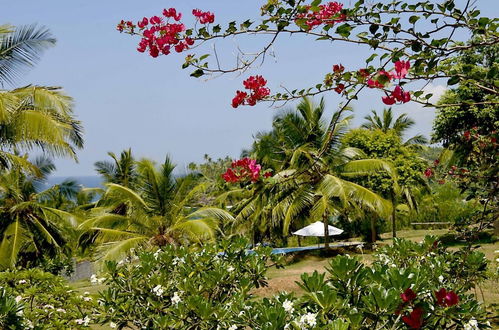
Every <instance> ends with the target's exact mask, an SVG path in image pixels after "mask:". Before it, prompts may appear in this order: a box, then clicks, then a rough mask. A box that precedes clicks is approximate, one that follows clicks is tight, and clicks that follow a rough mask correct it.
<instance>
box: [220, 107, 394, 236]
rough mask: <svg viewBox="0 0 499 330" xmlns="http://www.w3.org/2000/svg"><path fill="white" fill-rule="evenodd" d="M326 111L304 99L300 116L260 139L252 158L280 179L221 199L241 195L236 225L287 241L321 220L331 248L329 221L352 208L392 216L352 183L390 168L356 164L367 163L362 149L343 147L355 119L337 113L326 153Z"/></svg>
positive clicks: (283, 119)
mask: <svg viewBox="0 0 499 330" xmlns="http://www.w3.org/2000/svg"><path fill="white" fill-rule="evenodd" d="M324 109H325V104H324V101H323V100H321V102H320V103H319V104H318V105H315V104H314V103H313V102H312V101H311V100H310V99H307V98H305V99H303V100H302V102H300V104H299V105H298V107H297V111H296V112H291V111H288V112H286V113H285V114H283V115H280V116H278V117H276V118H275V119H274V123H273V130H272V131H271V132H269V133H267V134H261V135H260V136H259V140H257V141H256V142H255V143H254V145H253V155H255V156H256V158H257V159H258V160H263V161H262V163H263V164H264V165H267V166H273V170H274V171H275V173H276V174H275V175H274V180H272V181H271V182H270V183H260V184H256V185H254V186H253V188H252V189H251V190H250V192H248V190H247V189H246V191H245V190H244V189H245V188H244V187H243V188H241V189H235V190H234V191H232V192H229V193H226V194H224V195H222V196H220V198H219V200H223V198H225V197H228V196H231V194H233V193H235V194H240V196H241V201H240V203H238V204H237V205H235V208H234V212H236V213H237V214H238V215H237V217H236V220H237V223H246V227H247V226H248V223H255V224H256V226H257V228H258V227H260V230H268V229H265V228H268V227H274V228H279V229H280V230H281V231H282V235H284V236H286V235H287V234H288V231H289V228H290V226H292V225H293V222H294V221H296V222H298V223H299V224H300V225H301V224H303V223H306V222H308V221H310V220H311V219H312V220H322V221H324V225H325V230H326V245H328V235H327V228H328V227H327V224H328V220H329V218H330V216H332V215H335V214H338V213H340V212H344V210H346V209H347V208H352V207H361V208H362V207H365V208H369V209H371V210H373V211H375V212H380V213H386V212H389V209H390V206H389V203H387V201H386V200H384V199H383V198H381V197H380V196H379V195H377V194H375V193H373V192H372V191H370V190H369V189H366V188H364V187H362V186H360V185H358V184H356V183H354V182H352V181H351V180H350V178H351V177H353V176H359V175H366V174H368V173H372V172H373V171H380V170H383V171H384V170H387V171H391V166H390V165H389V164H388V163H387V162H385V161H383V160H379V159H355V158H363V157H362V156H363V153H362V152H360V150H357V149H354V148H341V147H340V144H339V141H340V137H341V136H342V134H343V133H344V132H345V130H346V128H347V126H348V122H349V120H350V118H351V117H345V118H344V117H342V116H341V115H340V114H339V113H334V114H333V125H332V127H333V131H332V132H331V133H332V135H331V136H332V137H333V138H332V140H331V143H330V145H329V146H328V148H326V149H325V152H322V148H323V145H324V144H325V142H326V140H327V139H328V137H329V132H327V131H326V130H327V125H326V124H325V121H324V118H323V115H324ZM261 141H264V145H262V144H260V142H261ZM269 150H270V152H269ZM248 219H249V220H252V222H248ZM245 220H246V222H245Z"/></svg>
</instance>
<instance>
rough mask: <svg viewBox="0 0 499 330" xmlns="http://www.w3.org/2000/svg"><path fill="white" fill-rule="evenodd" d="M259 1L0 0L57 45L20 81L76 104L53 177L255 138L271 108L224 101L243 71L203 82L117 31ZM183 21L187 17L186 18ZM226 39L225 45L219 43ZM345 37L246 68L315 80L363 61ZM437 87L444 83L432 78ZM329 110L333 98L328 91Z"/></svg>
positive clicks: (246, 8) (180, 157)
mask: <svg viewBox="0 0 499 330" xmlns="http://www.w3.org/2000/svg"><path fill="white" fill-rule="evenodd" d="M261 3H263V1H254V0H253V1H248V0H210V1H206V0H204V1H203V0H170V1H165V0H163V1H158V0H149V1H147V0H146V1H124V0H121V1H116V0H103V1H95V0H70V1H68V0H49V1H37V0H29V1H28V0H22V1H9V2H8V5H3V6H2V9H3V10H2V17H1V23H10V24H12V25H20V24H31V23H38V24H40V25H44V26H46V27H48V28H49V29H50V30H51V31H52V33H53V34H54V36H55V37H56V38H57V40H58V43H57V46H56V47H54V48H52V49H50V50H48V51H47V52H46V53H45V54H44V56H43V58H42V61H41V62H40V63H39V64H38V65H37V67H36V68H34V69H33V70H31V71H30V72H29V73H28V74H27V75H26V76H25V77H24V79H23V80H22V81H20V82H19V83H18V85H23V84H30V83H31V84H41V85H52V86H63V87H64V89H65V91H66V92H67V93H68V94H69V95H71V96H72V97H73V98H74V99H75V112H76V115H77V117H78V118H79V119H80V120H81V121H82V122H83V125H84V128H85V148H84V149H83V150H81V151H79V152H78V157H79V163H78V164H76V163H74V162H73V161H71V160H64V159H59V160H57V161H56V165H57V167H58V171H57V175H58V176H82V175H93V174H95V172H94V170H93V164H94V162H95V161H97V160H103V159H106V158H107V155H106V153H107V152H108V151H113V152H115V153H119V152H120V151H121V150H123V149H125V148H128V147H131V148H132V150H133V152H134V153H135V155H136V156H137V157H138V158H140V157H148V158H152V159H155V160H157V161H162V160H163V159H164V157H165V155H166V154H170V155H171V156H172V158H173V160H174V161H175V162H176V163H177V164H178V165H179V168H182V167H183V166H185V165H186V164H188V163H189V162H192V161H196V162H199V161H201V160H202V157H203V155H204V154H209V155H210V156H212V157H214V158H217V157H224V156H226V155H228V156H231V157H238V156H239V154H240V152H241V149H243V148H247V147H248V146H250V144H251V143H252V141H253V136H254V134H255V133H256V132H258V131H261V130H268V129H269V128H270V126H271V119H272V116H273V115H274V114H276V113H277V112H278V111H280V110H279V109H273V108H269V105H268V104H265V103H264V104H259V105H257V106H255V107H242V108H239V109H237V110H234V109H232V107H231V106H230V101H231V99H232V97H233V95H234V94H235V91H236V90H237V89H240V88H241V86H242V85H241V82H242V80H243V79H244V78H245V77H247V76H248V75H249V74H250V73H247V74H245V75H244V76H242V77H236V76H232V77H229V76H226V77H221V78H218V79H214V80H210V81H202V80H196V79H193V78H190V77H189V75H188V72H187V71H183V70H181V69H180V65H181V64H182V62H183V58H184V56H185V54H182V55H177V54H174V55H170V56H166V57H159V58H157V59H152V58H150V57H148V56H146V55H144V54H140V53H138V52H136V51H135V47H136V44H137V42H138V40H137V39H134V38H132V37H130V36H128V35H122V34H120V33H118V32H117V31H116V30H115V26H116V23H117V22H119V21H120V20H121V19H131V20H137V19H139V18H141V17H143V16H152V15H155V14H160V13H161V11H162V9H163V8H169V7H176V8H177V9H179V10H180V11H181V12H183V13H184V15H185V16H189V18H188V19H190V16H191V15H190V12H191V10H192V9H193V8H200V9H203V10H210V11H213V12H215V13H216V21H217V22H219V23H223V22H228V21H232V20H240V19H242V18H244V19H245V18H253V19H258V17H259V16H258V15H259V6H260V4H261ZM477 4H478V6H479V8H481V9H482V12H484V13H485V14H486V15H488V16H489V17H497V14H498V12H499V1H496V0H479V1H478V3H477ZM186 22H187V20H186ZM223 44H225V45H228V46H224V45H223ZM237 44H238V45H240V46H242V47H243V48H244V49H245V50H247V51H252V50H257V49H258V45H259V44H261V40H260V41H258V39H256V40H252V39H251V38H247V39H243V40H239V41H238V43H237ZM234 45H236V43H235V42H234V41H232V40H227V41H226V42H225V43H221V44H220V45H219V47H220V50H222V51H225V55H224V56H225V58H226V59H229V60H231V61H234V58H233V57H232V55H233V54H232V52H231V50H232V49H233V46H234ZM366 50H367V49H365V48H364V49H361V48H356V47H347V46H345V45H343V44H337V45H336V46H335V45H334V44H333V45H331V44H330V43H325V42H323V43H320V42H314V41H313V40H311V39H301V38H295V37H293V38H289V37H287V36H283V37H281V38H280V40H279V41H278V43H277V45H276V47H275V53H276V55H277V56H276V58H275V59H269V60H268V61H267V62H266V63H265V64H264V66H263V67H261V68H259V69H258V70H254V71H252V72H251V74H255V73H259V74H263V75H264V76H265V77H266V78H267V79H268V80H269V87H270V88H271V89H272V90H273V91H277V90H278V89H279V86H280V85H281V84H282V85H284V86H286V87H288V88H291V89H294V88H303V87H309V86H311V85H315V84H316V83H318V82H320V81H321V80H322V78H323V74H324V73H325V72H327V71H329V70H331V66H332V64H335V63H342V64H343V65H345V67H347V69H348V68H358V67H361V66H362V62H363V60H364V59H365V57H366V56H365V54H366V53H365V51H366ZM430 87H431V88H432V89H433V90H434V91H435V92H436V94H439V93H441V92H443V90H444V87H443V86H438V85H437V86H430ZM326 101H327V104H328V107H329V109H330V110H331V111H332V110H333V109H335V108H336V106H337V104H338V102H339V101H340V99H339V97H337V96H336V95H327V96H326ZM353 106H354V114H355V116H356V119H355V121H354V123H353V125H358V124H359V123H360V122H362V117H364V116H365V115H366V114H367V113H368V112H370V110H371V109H375V110H381V109H382V108H383V104H382V103H381V101H380V96H379V95H378V94H364V96H363V97H362V99H361V100H359V101H358V102H356V103H354V104H353ZM394 109H395V110H396V112H397V113H402V112H408V113H409V114H410V115H411V116H412V117H413V118H414V119H415V120H416V121H417V126H416V127H415V129H414V130H413V131H412V132H410V133H411V134H414V133H417V132H418V133H419V132H420V133H423V134H426V135H428V134H429V132H430V130H431V121H432V118H433V110H431V109H421V108H419V107H418V106H417V105H409V104H407V105H404V106H398V107H397V106H396V107H395V108H394Z"/></svg>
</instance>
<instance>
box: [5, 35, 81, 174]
mask: <svg viewBox="0 0 499 330" xmlns="http://www.w3.org/2000/svg"><path fill="white" fill-rule="evenodd" d="M54 44H55V39H54V38H53V37H52V35H51V34H50V32H49V31H48V30H46V29H44V28H37V27H36V26H35V25H32V26H21V27H19V28H16V29H14V30H12V29H11V28H10V27H7V26H0V85H1V88H4V85H5V84H6V83H8V84H13V83H14V82H15V79H16V78H18V77H19V76H20V74H21V73H22V72H24V70H25V69H26V68H28V67H31V66H33V65H34V64H35V63H36V62H37V61H38V59H39V56H40V54H41V52H42V51H43V50H44V49H46V48H48V47H50V46H53V45H54ZM72 105H73V100H72V98H71V97H69V96H67V95H65V94H64V93H63V92H62V91H61V89H60V88H59V87H46V86H31V85H29V86H25V87H20V88H15V89H13V90H6V89H0V166H1V167H2V168H6V167H8V166H11V165H13V164H16V165H18V166H19V165H21V166H24V167H25V168H31V169H32V170H36V168H35V167H33V166H30V164H29V162H27V161H26V159H25V158H23V157H21V156H19V153H20V152H21V151H30V150H33V149H35V148H38V149H41V150H43V152H44V153H46V154H49V155H53V156H70V157H72V158H74V159H76V152H75V151H76V149H78V148H82V146H83V137H82V127H81V124H80V122H79V121H78V120H76V119H75V118H74V115H73V110H72Z"/></svg>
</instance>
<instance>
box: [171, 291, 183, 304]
mask: <svg viewBox="0 0 499 330" xmlns="http://www.w3.org/2000/svg"><path fill="white" fill-rule="evenodd" d="M181 301H182V299H180V296H179V295H178V292H174V293H173V297H172V304H175V305H176V304H178V303H179V302H181Z"/></svg>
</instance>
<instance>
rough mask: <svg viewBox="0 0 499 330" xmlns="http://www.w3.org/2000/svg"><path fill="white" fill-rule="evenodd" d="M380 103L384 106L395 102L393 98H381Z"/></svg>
mask: <svg viewBox="0 0 499 330" xmlns="http://www.w3.org/2000/svg"><path fill="white" fill-rule="evenodd" d="M381 101H383V103H384V104H386V105H392V104H395V102H396V100H395V98H394V97H393V96H388V95H387V96H383V97H381Z"/></svg>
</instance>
